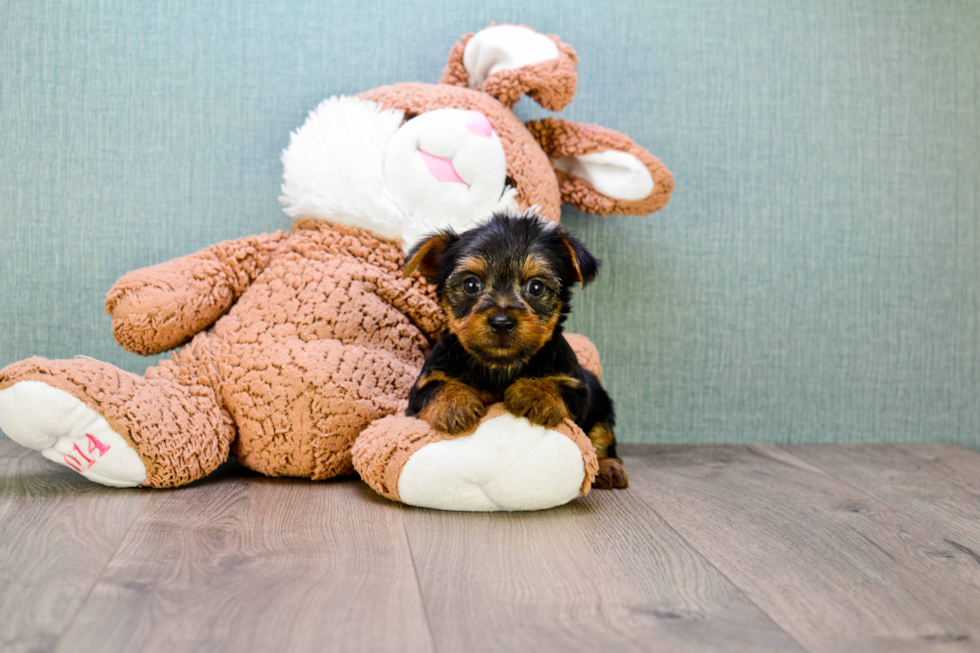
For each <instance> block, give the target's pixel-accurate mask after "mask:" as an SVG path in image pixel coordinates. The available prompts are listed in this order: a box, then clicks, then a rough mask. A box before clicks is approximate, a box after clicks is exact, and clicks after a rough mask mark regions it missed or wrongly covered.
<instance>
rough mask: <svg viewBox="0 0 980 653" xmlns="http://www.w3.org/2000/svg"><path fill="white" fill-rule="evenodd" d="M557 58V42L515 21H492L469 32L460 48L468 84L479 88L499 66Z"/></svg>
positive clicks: (526, 64) (509, 66)
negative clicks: (474, 32) (512, 22)
mask: <svg viewBox="0 0 980 653" xmlns="http://www.w3.org/2000/svg"><path fill="white" fill-rule="evenodd" d="M557 58H558V46H557V45H555V42H554V41H552V40H551V39H549V38H548V37H547V36H545V35H543V34H538V33H537V32H535V31H534V30H531V29H528V28H526V27H518V26H517V25H496V26H494V27H488V28H486V29H485V30H481V31H479V32H477V33H476V34H474V35H473V38H471V39H470V40H469V41H468V42H467V44H466V48H464V50H463V67H464V68H466V72H467V75H468V79H467V83H468V84H469V85H470V87H471V88H480V87H481V86H482V85H483V82H485V81H487V77H489V76H490V75H492V74H493V73H495V72H497V71H499V70H512V69H514V68H523V67H524V66H533V65H534V64H537V63H541V62H542V61H551V60H552V59H557Z"/></svg>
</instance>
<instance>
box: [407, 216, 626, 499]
mask: <svg viewBox="0 0 980 653" xmlns="http://www.w3.org/2000/svg"><path fill="white" fill-rule="evenodd" d="M599 266H600V262H599V261H598V260H596V258H595V257H593V256H592V254H591V253H590V252H589V250H588V249H587V248H586V247H585V245H583V244H582V242H581V241H579V240H578V239H577V238H576V237H575V236H573V235H571V234H570V233H568V232H567V231H564V230H563V229H561V228H560V227H556V226H553V225H549V224H547V223H546V222H544V220H543V219H542V218H540V217H539V216H537V215H535V214H533V213H527V214H525V215H522V216H520V217H509V216H501V215H497V216H494V217H493V218H492V219H491V220H490V221H489V222H487V223H486V224H484V225H482V226H480V227H477V228H475V229H471V230H469V231H467V232H465V233H463V234H461V235H460V234H456V233H455V232H453V231H452V230H445V231H441V232H439V233H437V234H434V235H432V236H429V237H428V238H425V239H423V240H422V241H421V242H420V243H419V244H418V245H416V246H415V248H414V249H413V250H412V251H411V252H409V255H408V259H407V263H406V264H405V274H406V275H409V274H411V273H412V272H414V271H415V270H416V269H418V270H419V271H420V272H421V273H422V275H423V276H425V277H426V278H427V279H428V280H429V281H431V282H432V283H433V284H435V285H436V288H437V292H438V296H439V301H440V303H441V305H442V308H443V310H445V312H446V316H447V320H448V331H447V332H446V333H445V334H444V335H443V336H442V338H441V339H440V340H439V342H438V343H437V344H436V346H435V347H434V348H433V349H432V351H431V352H430V353H429V356H428V357H427V358H426V360H425V364H424V365H423V366H422V372H421V374H420V375H419V378H418V380H416V382H415V385H414V386H413V387H412V390H411V392H410V393H409V398H408V411H407V414H408V415H410V416H416V415H417V416H418V417H420V418H422V419H424V420H426V421H427V422H429V424H431V425H432V426H433V427H434V428H436V429H438V430H440V431H443V432H445V433H448V434H450V435H460V434H463V433H467V432H469V431H471V430H472V429H473V428H474V427H475V426H476V425H477V423H478V422H479V421H480V418H482V417H483V415H484V414H485V413H486V406H487V405H489V404H492V403H496V402H498V401H503V402H504V406H505V407H506V408H507V410H508V411H509V412H511V413H512V414H514V415H517V416H518V417H526V418H528V420H530V421H531V422H533V423H535V424H541V425H543V426H547V427H554V426H557V425H558V424H560V423H561V422H562V421H563V420H564V419H565V418H570V419H571V420H572V421H573V422H575V423H576V424H577V425H578V426H579V428H581V429H582V430H583V431H584V432H586V433H588V434H589V439H590V440H591V441H592V445H593V446H594V447H595V450H596V455H597V456H598V458H599V475H598V477H597V478H596V480H595V483H594V484H593V485H594V487H601V488H611V487H626V485H627V483H628V481H627V477H626V472H625V470H623V467H622V464H621V463H620V461H619V460H618V459H617V458H616V439H615V436H614V435H613V426H614V424H615V413H614V411H613V404H612V400H611V399H610V398H609V395H608V394H606V391H605V390H604V389H603V388H602V386H601V385H600V384H599V380H598V379H597V378H596V376H595V375H594V374H592V373H591V372H589V371H588V370H586V369H583V368H582V366H581V365H580V364H579V362H578V359H577V358H576V356H575V353H574V352H573V351H572V348H571V346H570V345H569V344H568V342H567V341H566V340H565V337H564V335H562V323H563V322H564V321H565V318H566V316H567V315H568V312H569V310H570V308H571V306H570V301H571V296H572V293H571V286H572V285H573V284H574V283H575V282H577V281H578V282H581V283H582V285H583V286H585V285H586V284H588V283H589V282H590V281H592V280H593V279H594V278H595V276H596V274H598V272H599Z"/></svg>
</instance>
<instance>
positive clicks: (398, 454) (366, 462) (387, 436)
mask: <svg viewBox="0 0 980 653" xmlns="http://www.w3.org/2000/svg"><path fill="white" fill-rule="evenodd" d="M504 412H505V409H504V407H503V404H494V405H493V406H490V407H489V408H488V410H487V414H486V415H485V416H484V417H483V419H482V420H480V422H481V424H482V423H483V422H486V421H488V420H491V419H494V418H496V417H499V416H500V415H502V414H503V413H504ZM477 428H479V427H477ZM554 430H556V431H558V432H559V433H561V434H563V435H565V436H567V437H568V439H570V440H571V441H572V442H574V443H575V445H576V446H577V447H578V448H579V451H581V452H582V460H583V461H584V465H585V478H584V480H583V481H582V487H581V490H580V493H581V494H580V495H581V496H585V495H586V494H588V492H589V489H590V488H591V487H592V482H593V481H594V480H595V476H596V473H597V472H598V471H599V462H598V460H597V458H596V455H595V449H594V448H593V447H592V443H591V442H590V441H589V438H588V437H587V436H586V435H585V433H583V432H582V429H580V428H578V427H577V426H576V425H575V424H574V423H573V422H572V421H571V420H568V419H566V420H565V422H564V423H562V424H560V425H558V426H557V427H555V429H554ZM446 437H447V436H446V435H445V434H444V433H441V432H439V431H436V430H435V429H433V428H432V427H430V426H429V425H428V423H426V422H425V421H423V420H420V419H417V418H415V417H406V416H405V415H391V416H388V417H385V418H383V419H380V420H378V421H376V422H374V423H373V424H371V425H370V426H369V427H368V428H367V429H365V430H364V432H363V433H362V434H361V436H360V437H359V438H358V439H357V443H356V444H355V445H354V449H353V452H352V453H353V460H354V467H355V469H356V470H357V473H358V474H359V475H360V477H361V479H362V480H363V481H364V482H365V483H367V484H368V485H370V486H371V488H372V489H373V490H374V491H375V492H377V493H378V494H380V495H381V496H383V497H385V498H387V499H391V500H392V501H401V497H400V496H399V493H398V480H399V477H400V476H401V471H402V469H403V468H404V467H405V463H407V462H408V459H409V458H411V456H412V454H414V453H415V452H416V451H418V450H419V449H421V448H422V447H424V446H426V445H428V444H433V443H435V442H440V441H442V440H444V439H446Z"/></svg>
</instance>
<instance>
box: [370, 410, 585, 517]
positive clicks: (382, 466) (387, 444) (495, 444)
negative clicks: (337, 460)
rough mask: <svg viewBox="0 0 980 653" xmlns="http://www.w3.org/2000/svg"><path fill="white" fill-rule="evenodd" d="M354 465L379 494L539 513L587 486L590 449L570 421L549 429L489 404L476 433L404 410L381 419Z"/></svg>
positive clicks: (430, 504) (444, 505) (452, 506)
mask: <svg viewBox="0 0 980 653" xmlns="http://www.w3.org/2000/svg"><path fill="white" fill-rule="evenodd" d="M353 457H354V467H355V468H356V469H357V472H358V473H359V474H360V475H361V478H362V479H363V480H364V481H365V482H366V483H367V484H368V485H370V486H371V487H372V488H373V489H374V490H375V491H376V492H378V493H379V494H381V495H383V496H385V497H387V498H389V499H392V500H395V501H402V502H404V503H408V504H411V505H415V506H423V507H427V508H440V509H443V510H467V511H488V510H541V509H543V508H551V507H553V506H558V505H561V504H563V503H567V502H569V501H571V500H572V499H574V498H575V497H577V496H580V495H583V494H585V493H587V492H588V491H589V488H590V487H591V485H592V481H593V479H594V478H595V475H596V471H597V467H598V465H597V463H596V456H595V451H594V449H593V448H592V445H591V443H590V442H589V440H588V438H587V437H586V435H585V434H584V433H582V431H581V430H580V429H579V428H578V427H577V426H575V424H574V423H573V422H572V421H571V420H565V422H564V423H562V424H560V425H558V426H557V427H555V428H553V429H549V428H546V427H544V426H538V425H535V424H531V423H530V422H528V421H527V420H526V419H524V418H520V417H514V416H513V415H511V414H510V413H508V412H507V411H506V410H505V409H504V406H503V404H494V405H493V406H490V408H489V409H488V410H487V414H486V416H484V418H483V419H482V420H481V421H480V424H478V425H477V427H476V428H475V430H474V431H473V432H472V433H469V434H467V435H464V436H461V437H457V438H448V437H447V436H446V435H445V434H444V433H440V432H439V431H436V430H434V429H433V428H432V427H431V426H429V424H428V423H427V422H425V421H424V420H421V419H417V418H415V417H406V416H405V415H391V416H389V417H385V418H383V419H379V420H377V421H375V422H374V423H372V424H371V426H369V427H368V428H366V429H365V430H364V431H363V432H362V433H361V434H360V435H359V436H358V438H357V442H355V443H354V449H353Z"/></svg>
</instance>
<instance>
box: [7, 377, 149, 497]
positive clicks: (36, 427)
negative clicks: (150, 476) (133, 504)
mask: <svg viewBox="0 0 980 653" xmlns="http://www.w3.org/2000/svg"><path fill="white" fill-rule="evenodd" d="M0 429H2V430H3V432H4V433H6V434H7V436H8V437H9V438H10V439H11V440H13V441H14V442H16V443H18V444H20V445H23V446H25V447H27V448H29V449H35V450H37V451H40V452H41V455H42V456H44V457H45V458H47V459H48V460H50V461H53V462H56V463H58V464H59V465H65V466H66V467H70V468H72V469H74V470H75V471H76V472H78V473H80V474H81V475H82V476H84V477H85V478H87V479H89V480H91V481H95V482H96V483H101V484H102V485H109V486H112V487H136V486H137V485H139V484H141V483H142V482H143V481H144V480H146V466H145V465H144V464H143V461H142V460H141V459H140V457H139V454H137V453H136V451H135V450H134V449H133V448H132V447H130V446H129V444H127V443H126V441H125V440H124V439H123V438H122V436H121V435H119V434H118V433H116V432H115V431H113V430H112V428H110V426H109V423H108V422H106V421H105V418H103V417H102V416H101V415H99V414H98V413H97V412H95V411H94V410H92V409H91V408H89V407H88V406H86V405H85V404H84V403H83V402H82V401H80V400H79V399H77V398H75V397H73V396H72V395H70V394H68V393H67V392H65V391H64V390H59V389H58V388H53V387H51V386H49V385H48V384H46V383H43V382H41V381H20V382H19V383H15V384H14V385H12V386H10V387H9V388H6V389H5V390H0Z"/></svg>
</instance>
